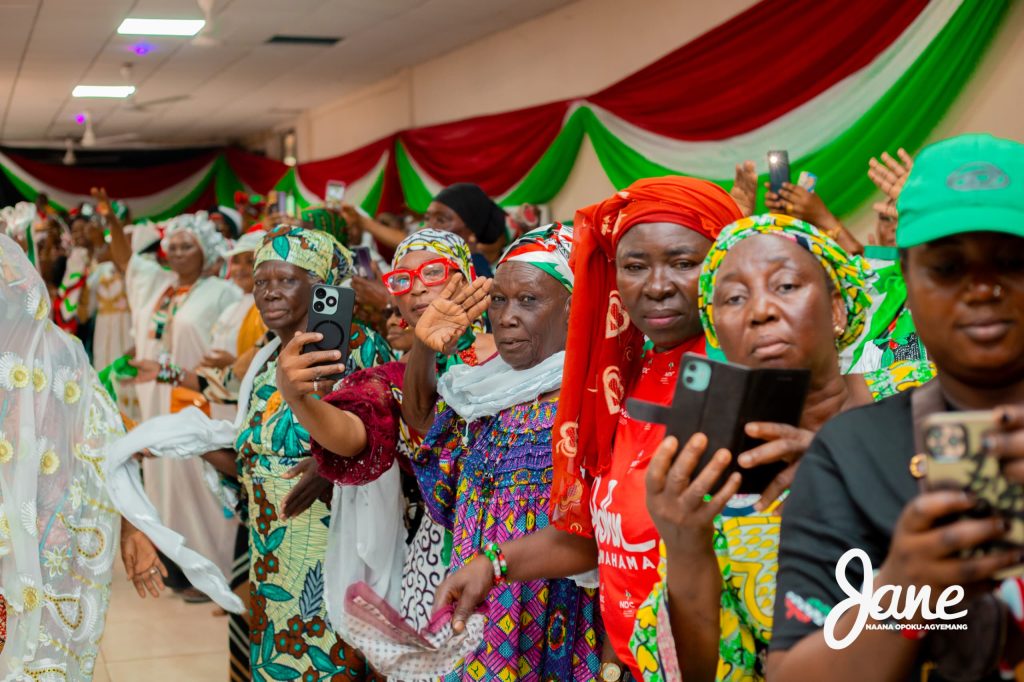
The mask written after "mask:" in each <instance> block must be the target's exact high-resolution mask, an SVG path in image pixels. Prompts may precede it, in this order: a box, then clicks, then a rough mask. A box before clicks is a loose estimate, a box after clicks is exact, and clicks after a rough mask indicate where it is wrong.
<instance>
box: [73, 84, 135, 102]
mask: <svg viewBox="0 0 1024 682" xmlns="http://www.w3.org/2000/svg"><path fill="white" fill-rule="evenodd" d="M134 93H135V86H134V85H76V86H75V89H74V90H72V91H71V96H72V97H115V98H119V99H124V98H125V97H130V96H131V95H132V94H134Z"/></svg>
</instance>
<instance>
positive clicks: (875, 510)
mask: <svg viewBox="0 0 1024 682" xmlns="http://www.w3.org/2000/svg"><path fill="white" fill-rule="evenodd" d="M1022 178H1024V145H1021V144H1019V143H1016V142H1011V141H1008V140H1001V139H998V138H994V137H991V136H988V135H963V136H960V137H956V138H952V139H949V140H945V141H943V142H940V143H937V144H935V145H932V146H930V147H928V148H927V149H925V150H924V151H923V152H922V153H921V154H920V155H919V156H918V157H917V158H916V159H915V163H914V168H913V170H912V171H911V174H910V177H909V180H908V181H907V183H906V186H905V187H904V189H903V191H902V193H901V194H900V198H899V202H898V209H899V220H900V222H899V228H898V230H897V232H896V240H897V246H898V247H899V248H900V249H901V258H900V260H901V265H902V268H903V275H904V278H905V279H906V283H907V303H908V305H909V307H910V309H911V312H912V314H913V317H914V321H915V323H916V325H917V330H918V333H919V334H920V336H921V339H922V340H923V341H924V344H925V346H926V347H927V349H928V352H929V355H930V357H931V358H932V359H933V360H934V362H935V365H936V367H937V370H938V375H937V378H936V380H935V381H932V382H929V383H928V384H926V385H924V386H922V387H920V388H917V389H914V390H913V391H909V392H906V393H902V394H900V395H897V396H894V397H892V398H890V399H887V400H883V401H881V402H879V403H876V404H874V405H869V406H866V407H863V408H860V409H857V410H852V411H849V412H846V413H844V414H841V415H839V416H838V417H835V418H834V419H833V420H831V421H830V422H829V423H828V424H826V425H825V426H824V428H822V430H821V431H820V432H819V433H818V436H817V437H816V439H815V441H814V442H813V443H812V444H811V446H810V448H809V449H808V451H807V453H806V455H805V456H804V458H803V461H802V464H801V467H800V470H799V471H798V473H797V476H796V480H795V482H794V485H793V493H792V495H790V497H789V500H788V502H787V507H786V515H785V517H784V519H783V523H782V545H781V551H780V555H779V573H778V587H777V594H778V598H777V599H776V601H775V618H774V632H773V637H772V642H771V652H770V654H769V656H768V662H767V669H768V678H769V679H772V680H782V681H787V680H806V679H825V678H828V679H830V680H837V679H839V680H842V679H851V680H852V679H856V680H858V681H859V680H875V679H892V680H898V679H908V680H909V679H914V680H917V679H924V677H923V676H929V675H930V679H954V678H955V679H998V678H999V676H998V672H999V671H998V669H999V665H1000V664H1003V665H1004V666H1009V667H1011V668H1012V666H1013V665H1015V664H1016V663H1017V662H1018V661H1019V660H1020V659H1021V657H1022V655H1024V645H1022V639H1021V629H1020V626H1019V622H1015V621H1016V620H1017V619H1016V618H1011V617H1009V614H1008V611H1007V609H1006V607H1005V606H1004V605H1003V604H1002V603H1001V602H1000V601H999V600H996V599H994V598H993V596H992V592H991V585H992V583H991V582H990V581H991V580H992V579H993V578H994V577H995V576H996V575H997V574H998V573H1000V572H1001V571H1003V570H1004V569H1007V568H1010V567H1014V566H1019V565H1020V564H1021V563H1022V560H1024V556H1022V554H1021V552H1020V550H1019V549H1014V546H1013V545H1010V546H1009V548H1007V549H995V550H992V549H990V548H985V549H984V550H983V551H980V552H976V553H973V554H971V555H969V556H966V557H965V555H964V554H963V552H964V550H972V549H975V548H978V547H982V546H984V545H986V544H987V543H990V542H992V541H996V540H1000V539H1005V538H1006V537H1007V533H1008V532H1014V533H1015V532H1016V531H1015V530H1014V527H1015V525H1017V524H1016V522H1015V524H1007V520H1006V518H1004V517H1001V516H997V515H993V514H992V512H991V507H989V508H988V509H989V511H984V510H978V509H976V508H975V503H976V500H975V499H973V497H972V496H970V495H968V494H967V493H966V492H965V491H963V490H958V489H950V490H941V491H932V492H921V491H922V482H921V481H918V480H916V479H915V474H918V475H920V474H921V473H922V471H921V468H920V467H919V466H912V465H913V464H914V462H919V460H916V459H914V456H915V454H917V453H919V452H922V451H923V447H924V446H923V440H922V437H921V435H920V433H919V429H917V428H915V425H917V424H920V423H921V422H922V421H923V420H924V419H925V418H927V417H928V416H929V415H932V414H935V413H940V412H949V411H957V410H985V411H988V412H989V414H990V418H991V434H990V435H989V436H988V438H986V445H987V448H986V449H987V451H988V453H989V454H991V455H993V456H997V457H1000V458H1001V459H1002V460H1003V474H1002V475H1003V476H1005V477H1006V478H1007V479H1008V480H1009V481H1010V482H1013V483H1019V482H1022V481H1024V476H1021V472H1020V470H1019V468H1018V467H1019V462H1020V460H1019V459H1018V458H1020V457H1021V455H1022V454H1024V453H1022V452H1021V447H1020V442H1021V441H1022V440H1024V431H1022V426H1024V419H1022V418H1021V417H1022V410H1021V408H1020V407H1019V406H1020V405H1021V404H1024V183H1022V182H1021V179H1022ZM972 510H974V513H971V514H970V516H968V513H969V512H972ZM852 548H856V549H859V550H861V551H863V552H865V553H866V556H867V559H868V561H869V562H870V567H868V566H863V569H862V568H861V567H862V564H863V562H860V561H854V562H853V563H852V564H850V566H852V567H855V568H854V570H852V571H851V570H849V568H848V569H847V573H848V575H847V577H846V579H847V580H848V581H849V583H850V584H852V585H855V586H860V585H861V581H862V580H863V578H864V575H863V571H866V570H871V569H872V568H877V569H878V571H877V574H876V575H875V576H874V579H873V584H874V589H875V594H879V593H878V590H879V589H881V587H882V586H886V587H887V588H889V596H891V595H892V593H893V592H895V591H896V590H897V589H898V590H900V591H901V592H902V593H903V594H904V596H903V597H900V598H899V599H900V603H899V606H900V607H901V608H906V605H907V601H908V598H907V597H906V595H905V593H906V591H907V589H908V588H911V587H913V588H914V589H915V590H917V591H920V590H922V589H924V588H926V587H927V588H930V591H931V594H932V596H933V597H934V596H936V595H938V594H939V593H941V592H943V591H944V590H949V589H950V588H953V593H954V595H955V594H956V588H955V586H962V587H963V588H964V589H966V591H967V594H969V595H971V597H970V598H968V599H966V600H963V601H961V600H958V599H950V600H947V603H948V607H947V608H946V609H945V610H946V611H947V612H949V613H955V612H960V611H966V616H963V617H962V618H960V619H959V620H957V621H956V622H955V623H953V624H954V625H966V631H942V630H927V629H920V628H918V629H911V630H896V629H884V628H885V626H898V625H906V624H908V623H909V624H911V625H917V626H920V625H926V624H929V623H932V622H935V621H934V620H931V621H929V620H926V619H925V618H924V617H922V615H921V609H917V608H913V607H910V608H907V610H909V611H911V613H912V616H911V617H910V618H909V619H904V620H902V621H899V622H897V623H886V622H884V621H882V622H878V621H874V619H873V618H874V617H873V616H869V620H868V625H869V626H870V625H876V626H877V625H881V626H882V628H881V629H879V628H874V629H871V628H870V627H869V628H864V629H862V630H860V631H859V634H857V635H856V636H854V637H852V641H846V642H843V641H842V640H843V638H844V637H845V636H847V635H848V634H849V633H851V630H852V629H853V628H854V627H855V624H854V619H855V617H856V612H857V609H849V610H847V611H846V612H845V613H842V612H838V611H837V612H836V613H842V616H841V617H834V618H833V619H832V620H834V621H835V622H834V623H830V622H828V613H829V612H830V611H831V610H832V609H834V607H835V606H836V605H837V604H839V603H840V601H841V600H843V599H844V598H846V597H847V596H848V595H847V594H846V593H845V592H844V591H842V590H841V589H840V587H839V583H838V580H837V575H836V572H837V563H838V562H839V561H840V558H841V557H842V556H843V555H844V554H845V553H846V552H847V551H848V550H850V549H852ZM1015 584H1017V585H1019V583H1011V584H1010V585H1008V586H1004V592H1006V591H1008V590H1009V591H1010V592H1012V591H1013V590H1012V589H1011V588H1014V585H1015ZM853 589H857V588H856V587H854V588H853ZM1014 589H1016V597H1015V600H1016V602H1017V606H1019V601H1020V590H1019V588H1014ZM962 594H963V593H962V592H961V593H960V595H961V596H962ZM884 601H886V602H887V601H888V599H886V600H884ZM1019 612H1020V611H1019V609H1018V610H1017V613H1019ZM890 613H891V611H890ZM964 619H966V620H964ZM829 625H834V628H833V629H831V630H830V631H829V632H828V633H826V632H824V631H823V627H824V629H825V630H829V627H828V626H829ZM826 634H831V635H833V636H834V637H835V640H833V642H832V644H833V645H835V646H830V644H829V643H828V640H827V639H826ZM1004 635H1005V636H1004ZM836 640H839V641H836ZM839 644H844V645H845V646H844V647H842V648H839V647H838V645H839Z"/></svg>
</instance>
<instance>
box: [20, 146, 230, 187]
mask: <svg viewBox="0 0 1024 682" xmlns="http://www.w3.org/2000/svg"><path fill="white" fill-rule="evenodd" d="M219 151H220V150H214V151H211V152H209V153H206V154H199V155H197V156H195V157H194V158H191V159H186V160H185V161H176V162H174V163H164V164H160V165H156V166H149V167H147V168H126V169H123V170H122V169H115V170H111V169H109V168H90V167H88V166H57V165H52V164H48V163H40V162H38V161H32V160H30V159H26V158H24V157H22V156H18V155H16V154H8V156H9V157H10V159H11V161H13V162H14V163H16V164H17V165H18V166H20V167H21V168H22V169H23V170H24V171H25V172H26V173H29V174H30V175H32V176H34V177H36V178H38V179H39V180H40V181H42V182H43V183H45V184H47V185H50V186H52V187H59V188H60V189H62V190H64V191H65V192H71V193H73V194H84V195H86V196H88V195H89V191H90V190H91V189H92V188H93V187H106V188H107V193H108V194H109V195H110V196H112V197H118V198H121V199H130V198H132V197H143V196H147V195H149V194H156V193H157V192H161V191H163V190H165V189H167V188H168V187H170V186H171V185H174V184H176V183H179V182H181V181H183V180H185V179H186V178H188V177H189V176H190V175H192V174H194V173H196V172H198V171H199V170H201V169H202V168H203V166H205V165H206V164H208V163H210V162H211V161H213V159H214V158H215V157H216V156H217V154H218V153H219Z"/></svg>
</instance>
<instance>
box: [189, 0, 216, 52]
mask: <svg viewBox="0 0 1024 682" xmlns="http://www.w3.org/2000/svg"><path fill="white" fill-rule="evenodd" d="M196 4H197V5H199V9H201V10H202V11H203V19H205V20H206V25H205V26H204V27H203V30H202V31H200V32H199V34H198V35H196V36H195V37H194V38H192V44H193V45H195V46H196V47H219V46H220V45H221V40H220V38H218V37H217V26H216V23H215V22H214V20H213V6H214V5H216V4H217V0H196Z"/></svg>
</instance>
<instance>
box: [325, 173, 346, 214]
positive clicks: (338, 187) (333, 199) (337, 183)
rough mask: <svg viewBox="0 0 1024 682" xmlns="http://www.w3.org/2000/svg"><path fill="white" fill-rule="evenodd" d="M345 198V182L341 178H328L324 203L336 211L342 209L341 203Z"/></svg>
mask: <svg viewBox="0 0 1024 682" xmlns="http://www.w3.org/2000/svg"><path fill="white" fill-rule="evenodd" d="M344 199H345V183H344V182H342V181H341V180H328V181H327V191H326V192H325V194H324V204H325V205H326V206H327V207H328V208H330V209H333V210H335V211H340V210H341V203H342V201H344Z"/></svg>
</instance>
